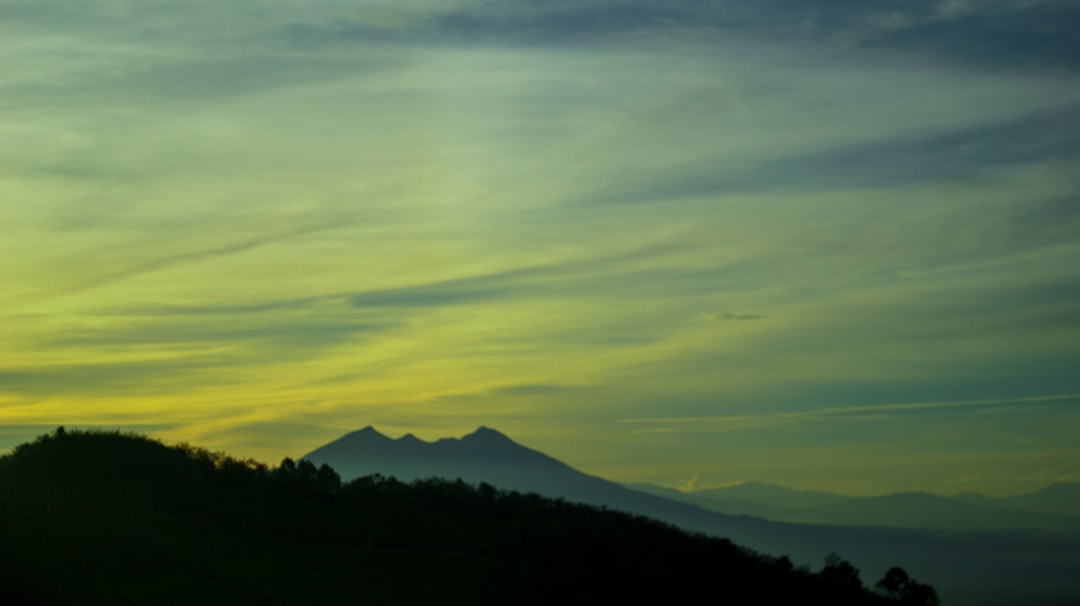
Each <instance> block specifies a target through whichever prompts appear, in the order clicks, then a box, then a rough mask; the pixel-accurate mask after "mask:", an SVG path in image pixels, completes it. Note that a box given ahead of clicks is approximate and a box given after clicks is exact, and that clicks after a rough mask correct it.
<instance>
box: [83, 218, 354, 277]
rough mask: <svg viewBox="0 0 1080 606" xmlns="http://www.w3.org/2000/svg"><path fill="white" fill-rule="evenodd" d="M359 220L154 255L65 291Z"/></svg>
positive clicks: (234, 252)
mask: <svg viewBox="0 0 1080 606" xmlns="http://www.w3.org/2000/svg"><path fill="white" fill-rule="evenodd" d="M360 221H361V220H360V219H345V220H342V219H335V220H334V221H329V222H321V223H316V224H312V225H306V226H303V227H296V228H292V229H288V230H284V231H281V232H278V233H273V234H266V235H260V236H255V237H252V238H247V239H244V240H239V241H234V242H230V243H228V244H223V245H219V246H214V247H210V248H205V249H202V250H196V251H192V252H186V253H179V254H174V255H169V256H163V257H159V258H157V259H153V260H151V261H146V262H143V263H140V264H138V265H134V266H131V267H128V268H126V269H123V270H120V271H118V272H115V273H112V274H109V275H105V276H102V277H99V278H95V279H94V280H92V281H89V282H85V283H83V284H82V285H79V286H76V287H75V288H73V289H70V290H68V291H66V293H65V294H69V295H70V294H77V293H80V292H83V291H86V290H89V289H93V288H100V287H103V286H106V285H109V284H112V283H114V282H119V281H123V280H128V279H131V278H135V277H138V276H141V275H144V274H149V273H153V272H157V271H162V270H165V269H169V268H171V267H174V266H182V265H188V264H192V263H199V262H203V261H210V260H213V259H216V258H219V257H227V256H230V255H237V254H241V253H245V252H248V251H250V250H253V249H256V248H259V247H262V246H269V245H271V244H278V243H280V242H285V241H288V240H292V239H294V238H300V237H303V236H309V235H313V234H317V233H320V232H325V231H330V230H335V229H342V228H346V227H350V226H352V225H356V224H357V223H359V222H360Z"/></svg>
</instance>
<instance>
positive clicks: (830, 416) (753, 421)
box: [616, 393, 1080, 432]
mask: <svg viewBox="0 0 1080 606" xmlns="http://www.w3.org/2000/svg"><path fill="white" fill-rule="evenodd" d="M1078 402H1080V393H1078V394H1055V395H1046V396H1027V397H1020V398H997V399H985V400H953V401H940V402H904V403H892V404H871V405H857V406H835V407H822V408H810V409H802V410H787V411H772V412H765V413H738V414H729V415H709V416H687V417H646V418H624V419H619V420H618V421H616V422H617V423H620V424H625V425H635V426H638V425H641V426H648V428H647V429H646V431H665V432H666V431H676V430H682V431H703V430H705V431H735V430H740V429H747V428H760V427H770V426H775V425H796V424H802V423H809V422H819V421H836V420H853V421H870V422H878V421H880V420H881V419H882V418H896V417H899V416H903V415H910V414H922V413H934V412H938V411H949V410H957V409H961V410H979V409H982V410H992V409H995V408H1014V407H1016V406H1018V405H1020V406H1026V407H1029V409H1030V407H1034V406H1057V407H1065V408H1070V409H1071V408H1072V407H1073V406H1074V405H1075V404H1076V403H1078Z"/></svg>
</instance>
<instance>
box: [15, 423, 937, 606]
mask: <svg viewBox="0 0 1080 606" xmlns="http://www.w3.org/2000/svg"><path fill="white" fill-rule="evenodd" d="M500 439H501V438H500V437H499V436H498V435H494V434H493V433H481V434H480V435H478V436H475V437H474V438H473V439H470V440H468V441H467V442H468V444H466V446H467V447H468V448H475V449H478V450H483V449H485V448H488V447H489V446H493V445H497V444H498V442H499V440H500ZM408 442H409V441H406V442H405V444H406V446H407V445H408ZM463 442H465V440H463ZM0 544H2V545H3V546H4V548H3V549H2V550H0V603H3V604H5V605H7V604H74V603H78V604H147V603H153V604H200V605H201V604H357V603H365V604H368V603H370V604H389V603H394V604H415V603H421V602H423V603H440V604H455V603H458V604H495V603H498V604H540V603H544V604H547V603H558V604H595V603H600V602H608V601H616V602H622V603H626V604H637V603H646V602H665V603H666V602H670V601H689V600H692V599H699V598H698V595H699V591H700V587H701V586H703V585H707V586H708V587H710V588H711V590H710V593H711V594H712V595H714V596H716V598H717V599H721V600H722V601H724V602H730V603H736V604H738V603H751V602H754V603H757V602H766V603H792V602H795V601H799V602H806V601H821V602H823V603H828V604H887V603H897V601H896V600H895V599H892V598H889V597H886V595H885V594H884V593H883V594H875V593H873V592H869V591H867V590H866V589H865V588H864V587H863V586H862V585H861V583H860V582H859V580H858V573H857V571H856V570H855V569H854V568H852V567H851V566H850V564H847V563H846V562H844V561H843V560H841V559H839V558H833V560H831V562H830V564H829V565H828V566H826V567H825V568H823V569H822V571H821V572H817V573H814V572H811V571H809V570H806V569H798V568H795V567H793V566H792V565H791V563H790V561H788V560H786V559H784V558H773V557H767V556H762V555H759V554H755V553H753V552H750V551H748V550H746V549H743V548H741V547H738V546H737V545H735V544H733V543H731V542H730V541H727V540H723V539H718V538H710V537H706V536H704V535H692V534H688V533H686V532H683V531H680V530H677V529H675V528H673V527H671V526H668V525H666V524H662V523H658V522H655V521H652V520H649V519H645V518H641V517H636V516H633V515H629V514H622V513H617V512H611V511H605V510H602V509H600V508H596V507H590V506H585V505H575V504H571V503H568V502H566V501H562V500H552V499H547V498H543V497H540V496H538V495H535V494H522V493H519V492H507V491H499V490H496V489H494V488H493V487H491V486H490V485H487V484H481V485H479V486H470V485H468V484H465V483H464V482H460V481H457V482H455V481H445V480H422V481H416V482H413V483H411V484H404V483H402V482H399V481H397V480H394V479H387V478H382V477H378V476H374V477H372V476H365V477H361V478H358V479H356V480H354V481H352V482H349V483H345V484H342V483H341V482H340V480H339V479H338V476H337V474H336V473H335V472H334V471H333V470H332V469H330V468H329V467H328V466H323V467H316V466H315V465H314V464H312V463H310V462H306V461H301V462H300V463H294V462H292V461H289V460H286V461H284V462H283V463H282V465H281V466H280V467H278V468H275V469H269V468H267V467H266V466H264V465H261V464H258V463H256V462H253V461H240V460H237V459H234V458H231V457H228V456H227V455H224V454H221V453H212V452H209V451H206V450H204V449H199V448H193V447H190V446H165V445H163V444H161V443H159V442H156V441H154V440H150V439H148V438H144V437H140V436H133V435H122V434H118V433H95V432H90V433H86V432H68V433H60V432H58V433H55V434H52V435H49V436H42V437H41V438H39V439H38V440H36V441H35V442H33V443H30V444H24V445H22V446H20V447H18V448H16V449H15V450H14V451H13V452H12V453H11V454H10V455H6V456H4V457H0ZM898 579H899V580H898ZM892 580H893V581H894V583H893V585H891V587H892V590H893V594H892V595H900V594H901V593H904V594H906V595H908V596H909V597H912V596H914V597H918V596H920V595H921V596H922V597H923V598H925V597H926V594H925V590H926V587H925V586H922V585H919V584H917V583H911V582H910V581H908V580H905V579H903V578H902V577H896V576H895V575H894V577H893V578H892ZM900 581H903V582H900ZM897 583H899V584H897ZM905 588H906V589H905ZM920 591H922V592H924V593H922V594H920V593H919V592H920ZM922 602H923V603H926V602H927V600H925V599H924V600H922Z"/></svg>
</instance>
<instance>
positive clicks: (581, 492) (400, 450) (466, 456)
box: [302, 427, 1080, 606]
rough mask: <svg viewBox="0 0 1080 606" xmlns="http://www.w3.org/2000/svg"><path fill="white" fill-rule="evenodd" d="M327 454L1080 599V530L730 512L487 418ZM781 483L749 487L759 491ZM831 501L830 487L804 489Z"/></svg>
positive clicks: (872, 565) (322, 459)
mask: <svg viewBox="0 0 1080 606" xmlns="http://www.w3.org/2000/svg"><path fill="white" fill-rule="evenodd" d="M302 460H307V461H310V462H312V463H313V464H316V465H321V464H323V463H326V464H328V465H330V466H331V467H333V468H334V469H335V470H337V471H338V472H339V473H340V474H341V475H342V477H343V478H345V479H351V478H356V477H360V476H365V475H370V474H376V473H378V474H383V475H385V476H395V477H397V478H398V479H400V480H403V481H409V480H413V479H422V478H429V477H442V478H449V479H455V478H461V479H463V480H465V481H467V482H470V483H478V482H487V483H489V484H491V485H493V486H495V487H497V488H501V489H504V490H515V491H519V492H535V493H538V494H540V495H545V496H549V497H562V498H564V499H566V500H568V501H576V502H581V503H587V504H592V505H598V506H601V507H605V508H610V509H614V510H621V511H625V512H630V513H633V514H637V515H642V516H647V517H650V518H654V519H657V520H661V521H664V522H667V523H669V524H673V525H676V526H679V527H681V528H684V529H687V530H691V531H697V532H702V533H706V534H709V535H714V536H720V537H725V538H728V539H730V540H732V541H734V542H735V543H738V544H740V545H745V546H747V547H750V548H751V549H755V550H758V551H761V552H764V553H768V554H773V555H787V556H789V557H790V558H791V559H792V561H794V563H795V564H797V565H805V566H810V567H815V568H816V567H819V566H820V565H821V563H822V561H823V560H824V558H825V556H826V554H828V553H830V552H837V553H839V554H841V555H842V556H843V557H844V558H846V559H848V560H850V561H851V562H852V563H853V564H855V566H856V567H857V568H859V569H860V570H862V571H863V573H864V574H865V575H866V576H865V578H879V577H880V576H881V575H882V574H883V573H884V572H885V570H887V569H888V568H889V567H891V566H897V565H898V566H902V567H903V568H905V569H906V570H907V571H908V572H910V573H911V574H912V575H913V576H915V577H916V578H919V579H922V580H925V581H928V582H930V583H932V584H933V585H934V586H935V587H938V588H939V591H940V592H941V595H942V597H943V599H944V600H945V603H948V604H950V605H954V606H964V605H965V604H1001V605H1005V604H1013V603H1035V602H1038V603H1041V604H1048V605H1049V604H1076V603H1077V601H1078V598H1080V578H1078V577H1077V575H1076V574H1075V572H1076V570H1080V540H1078V539H1076V538H1075V537H1060V536H1048V535H1041V534H1034V535H1033V534H1030V533H1026V534H1015V533H1002V532H996V533H980V532H964V533H957V532H949V533H943V532H939V531H929V530H920V529H907V528H877V527H866V526H853V525H821V524H795V523H788V522H778V521H769V520H765V519H761V518H758V517H751V516H747V515H726V514H722V513H718V512H715V511H709V510H707V509H705V508H703V507H699V506H697V505H693V504H690V503H685V502H680V501H676V500H673V499H669V498H664V497H663V496H658V495H655V494H647V493H646V492H642V491H639V490H633V489H631V488H628V487H626V486H623V485H620V484H616V483H614V482H610V481H607V480H604V479H602V478H598V477H595V476H591V475H588V474H585V473H582V472H580V471H578V470H576V469H574V468H572V467H570V466H569V465H566V464H565V463H562V462H560V461H558V460H557V459H555V458H553V457H550V456H548V455H546V454H543V453H541V452H538V451H536V450H533V449H530V448H527V447H525V446H522V445H521V444H518V443H517V442H515V441H513V440H511V439H510V438H509V437H507V436H505V435H503V434H502V433H499V432H498V431H495V430H493V429H489V428H485V427H481V428H479V429H477V430H476V431H475V432H473V433H471V434H469V435H466V436H464V437H462V438H444V439H440V440H437V441H434V442H424V441H422V440H419V439H417V438H415V437H414V436H411V435H408V436H404V437H402V438H399V439H396V440H394V439H391V438H389V437H387V436H385V435H382V434H380V433H379V432H378V431H376V430H375V429H374V428H372V427H365V428H364V429H362V430H360V431H355V432H352V433H349V434H347V435H344V436H342V437H341V438H339V439H337V440H334V441H333V442H330V443H328V444H326V445H324V446H321V447H319V448H316V449H315V450H313V451H311V452H310V453H308V454H306V455H304V456H303V457H302ZM784 490H785V489H782V488H780V487H770V486H763V485H758V486H753V487H750V488H749V489H744V496H747V495H750V494H751V492H754V493H756V494H757V495H758V496H760V495H761V494H764V493H770V494H772V495H773V496H774V497H777V496H779V495H782V494H783V491H784ZM807 498H808V499H810V500H811V501H812V500H814V499H817V500H821V499H824V500H826V501H829V500H831V498H832V497H829V496H828V493H822V494H817V495H815V494H811V495H808V496H807Z"/></svg>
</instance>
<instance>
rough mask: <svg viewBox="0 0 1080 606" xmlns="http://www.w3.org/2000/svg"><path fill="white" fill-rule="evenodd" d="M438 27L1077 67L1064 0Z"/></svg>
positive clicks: (538, 11)
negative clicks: (810, 46) (650, 35)
mask: <svg viewBox="0 0 1080 606" xmlns="http://www.w3.org/2000/svg"><path fill="white" fill-rule="evenodd" d="M953 7H955V8H953ZM435 24H436V27H435V28H434V31H435V32H436V33H437V34H440V35H442V36H446V37H449V38H451V39H453V40H457V41H462V42H469V43H477V42H497V43H508V44H556V43H558V44H565V43H567V42H573V41H578V42H590V41H600V40H604V39H608V38H610V37H612V36H619V35H625V34H629V33H634V32H641V31H657V30H672V31H679V30H685V29H691V28H692V29H694V30H695V31H698V32H702V31H712V32H713V35H715V36H716V37H717V38H718V39H724V38H726V37H729V36H730V35H731V34H749V35H754V36H759V37H765V38H773V39H777V40H783V41H785V42H791V41H792V40H801V41H811V42H813V41H818V42H825V43H831V44H834V45H836V44H839V45H841V46H848V47H850V48H852V49H860V48H862V49H874V50H879V51H897V52H902V53H916V54H920V55H924V56H932V57H935V58H937V59H938V60H951V61H956V62H962V63H967V64H972V65H980V66H986V67H995V68H1002V67H1004V68H1025V69H1028V68H1067V69H1077V68H1080V40H1078V39H1077V37H1076V36H1075V35H1074V32H1075V31H1076V30H1077V27H1078V25H1080V6H1077V5H1076V4H1075V3H1071V2H1063V1H1046V2H992V3H986V2H983V3H979V4H977V5H976V4H975V3H971V5H970V6H964V5H961V4H957V3H952V4H950V3H947V2H945V1H944V0H907V1H904V0H884V1H878V2H862V1H853V0H828V1H822V2H815V3H813V4H809V3H805V2H797V1H794V0H733V1H732V0H728V1H723V0H693V1H691V0H674V1H671V0H666V1H661V0H638V1H633V0H622V1H617V0H616V1H610V0H582V1H577V2H571V1H569V0H551V1H546V2H539V1H533V0H518V1H516V2H501V3H487V4H483V5H480V6H476V7H469V8H465V9H459V10H455V11H451V12H448V13H444V14H442V15H440V16H438V17H437V18H436V19H435ZM429 33H430V32H429Z"/></svg>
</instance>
